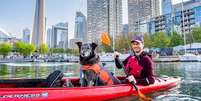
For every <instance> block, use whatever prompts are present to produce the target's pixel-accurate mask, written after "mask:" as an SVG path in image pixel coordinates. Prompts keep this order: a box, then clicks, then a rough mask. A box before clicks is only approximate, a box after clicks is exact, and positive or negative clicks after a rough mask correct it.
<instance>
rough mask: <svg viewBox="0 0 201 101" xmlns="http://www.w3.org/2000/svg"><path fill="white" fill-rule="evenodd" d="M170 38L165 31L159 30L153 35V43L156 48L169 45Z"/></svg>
mask: <svg viewBox="0 0 201 101" xmlns="http://www.w3.org/2000/svg"><path fill="white" fill-rule="evenodd" d="M169 44H170V38H169V37H168V36H167V35H166V34H165V33H164V32H157V33H155V34H154V35H153V45H154V47H156V48H166V47H169Z"/></svg>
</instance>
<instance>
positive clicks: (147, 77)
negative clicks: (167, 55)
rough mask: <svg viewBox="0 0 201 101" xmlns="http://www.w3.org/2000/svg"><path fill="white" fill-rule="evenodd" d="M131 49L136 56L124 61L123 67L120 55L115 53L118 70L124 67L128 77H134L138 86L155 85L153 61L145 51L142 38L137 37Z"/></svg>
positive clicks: (132, 41)
mask: <svg viewBox="0 0 201 101" xmlns="http://www.w3.org/2000/svg"><path fill="white" fill-rule="evenodd" d="M131 47H132V50H133V53H134V54H135V55H130V56H129V57H127V58H126V59H125V60H124V61H123V65H124V66H122V65H121V63H120V62H119V60H118V58H117V57H118V56H119V54H118V53H115V56H116V57H115V64H116V67H117V68H118V69H120V68H122V67H124V70H125V73H126V75H127V76H130V75H133V76H134V77H135V79H136V83H137V84H141V85H149V84H153V83H154V75H153V61H152V59H151V57H150V56H149V55H148V54H147V53H145V52H144V51H143V48H144V43H143V38H142V37H141V36H135V37H134V38H133V39H132V40H131Z"/></svg>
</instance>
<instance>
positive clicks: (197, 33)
mask: <svg viewBox="0 0 201 101" xmlns="http://www.w3.org/2000/svg"><path fill="white" fill-rule="evenodd" d="M192 37H193V38H194V41H195V42H201V27H197V28H193V31H192Z"/></svg>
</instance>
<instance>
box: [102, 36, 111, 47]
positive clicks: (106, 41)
mask: <svg viewBox="0 0 201 101" xmlns="http://www.w3.org/2000/svg"><path fill="white" fill-rule="evenodd" d="M101 42H102V43H103V44H105V45H108V46H110V43H111V42H110V37H109V35H108V34H107V33H102V34H101Z"/></svg>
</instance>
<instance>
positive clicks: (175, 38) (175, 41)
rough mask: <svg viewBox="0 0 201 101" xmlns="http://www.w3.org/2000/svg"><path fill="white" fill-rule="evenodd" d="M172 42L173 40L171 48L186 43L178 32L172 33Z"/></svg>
mask: <svg viewBox="0 0 201 101" xmlns="http://www.w3.org/2000/svg"><path fill="white" fill-rule="evenodd" d="M170 40H171V42H170V46H171V47H174V46H178V45H183V43H184V40H183V38H182V37H181V36H180V35H179V34H178V33H177V32H173V33H172V35H171V36H170Z"/></svg>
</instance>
